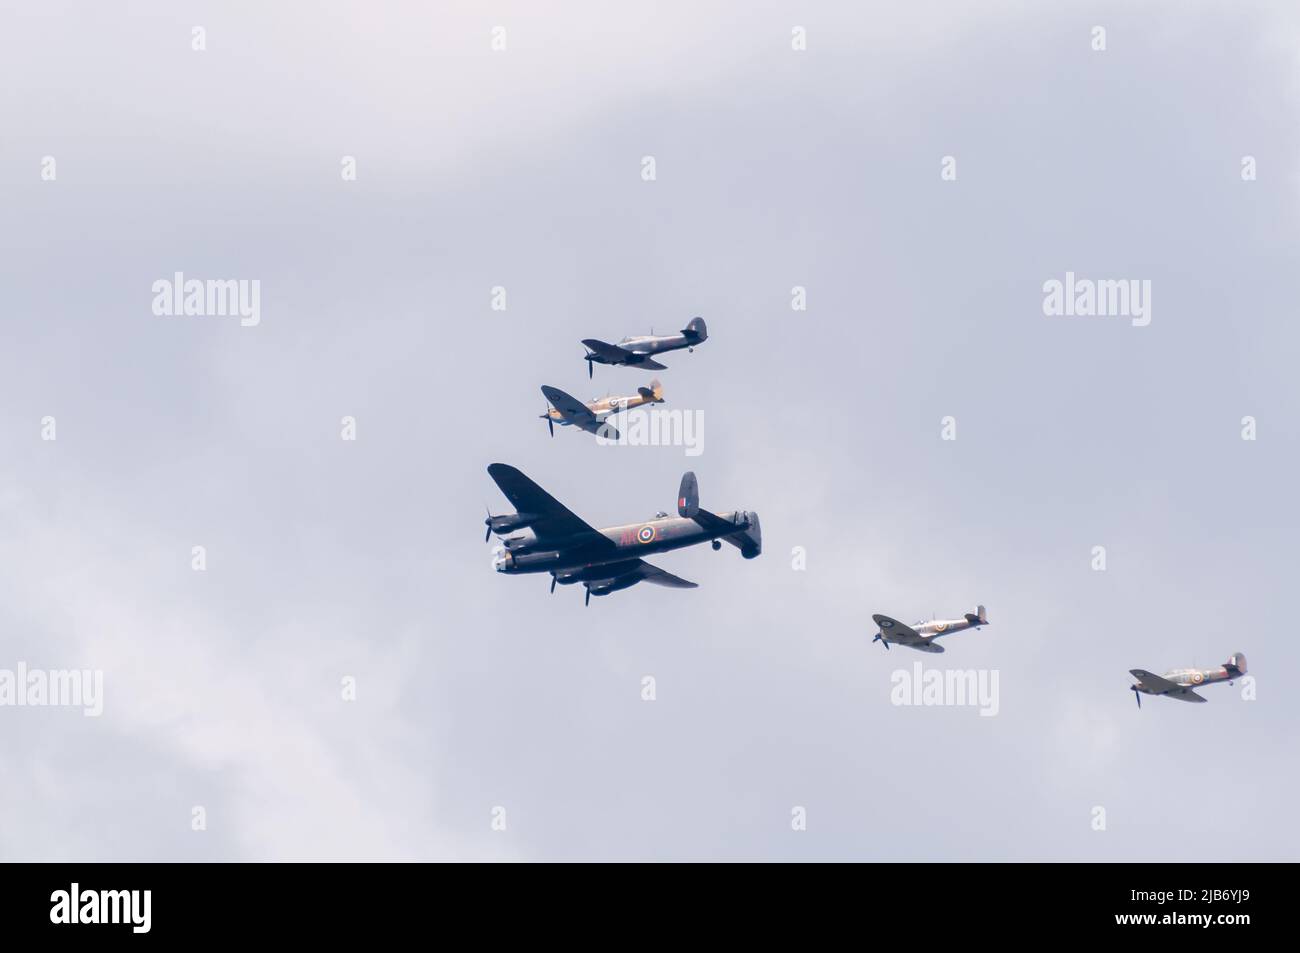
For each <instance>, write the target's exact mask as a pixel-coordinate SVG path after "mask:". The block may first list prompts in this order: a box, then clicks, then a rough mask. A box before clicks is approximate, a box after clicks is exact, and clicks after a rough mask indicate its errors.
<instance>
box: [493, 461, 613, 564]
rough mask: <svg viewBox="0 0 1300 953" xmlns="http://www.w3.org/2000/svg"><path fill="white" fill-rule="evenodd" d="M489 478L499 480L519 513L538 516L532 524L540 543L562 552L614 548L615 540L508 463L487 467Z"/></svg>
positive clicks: (503, 491)
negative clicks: (599, 531) (603, 533)
mask: <svg viewBox="0 0 1300 953" xmlns="http://www.w3.org/2000/svg"><path fill="white" fill-rule="evenodd" d="M488 476H490V477H492V479H493V480H494V481H496V485H497V486H499V487H500V488H501V492H502V493H504V494H505V495H506V499H508V500H509V501H510V502H511V503H512V504H513V505H514V508H515V510H516V511H517V512H519V513H529V514H532V515H533V516H536V517H537V521H536V522H534V523H533V524H532V525H531V527H530V528H531V529H532V531H533V532H534V533H535V534H536V536H537V539H538V540H539V541H541V542H546V543H551V542H554V543H555V544H556V545H557V548H560V549H566V550H567V549H578V548H582V547H591V548H593V549H595V550H605V549H614V548H616V547H615V544H614V541H613V540H611V539H608V538H606V537H604V536H602V535H600V533H598V532H596V530H595V529H593V528H592V527H591V526H589V525H587V524H586V523H585V522H583V521H582V520H581V519H579V518H578V517H577V516H575V515H574V514H573V513H572V512H571V511H569V510H568V509H567V508H565V506H564V505H563V504H562V503H560V502H559V501H558V500H556V499H555V497H553V496H551V494H549V493H547V492H546V491H545V490H543V489H542V488H541V487H540V486H538V485H537V484H536V483H534V482H533V481H532V480H530V479H528V477H526V476H524V475H523V474H522V473H521V472H519V470H517V469H515V468H514V467H512V466H510V465H509V464H507V463H494V464H492V465H491V466H489V467H488Z"/></svg>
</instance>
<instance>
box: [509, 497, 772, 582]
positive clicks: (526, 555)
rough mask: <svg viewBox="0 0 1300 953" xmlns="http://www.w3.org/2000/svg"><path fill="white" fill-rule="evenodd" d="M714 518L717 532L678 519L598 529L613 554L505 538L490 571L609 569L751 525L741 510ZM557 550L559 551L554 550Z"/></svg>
mask: <svg viewBox="0 0 1300 953" xmlns="http://www.w3.org/2000/svg"><path fill="white" fill-rule="evenodd" d="M718 516H719V517H721V519H722V520H724V521H725V522H726V526H725V527H723V526H719V527H717V529H716V530H707V529H705V528H704V527H703V526H701V525H700V524H699V523H697V522H696V521H695V520H693V519H687V518H685V517H680V516H670V517H663V518H660V519H654V520H649V521H647V522H644V523H627V524H624V525H622V526H611V527H609V528H607V529H601V530H597V532H598V533H600V535H601V536H603V537H605V538H606V539H607V540H609V541H610V542H612V543H613V544H614V547H613V548H612V549H611V548H609V547H607V546H579V547H575V548H563V540H547V541H546V542H545V543H540V542H538V541H537V539H536V537H534V536H532V534H531V533H529V534H527V535H521V536H516V537H511V538H507V539H506V540H505V551H504V552H503V553H500V554H499V555H498V556H497V557H496V559H495V560H494V561H493V566H494V567H495V568H496V570H497V572H503V573H511V574H514V573H534V572H563V571H568V570H581V569H585V568H588V567H594V566H608V565H612V564H615V563H623V562H627V561H628V560H630V559H638V558H640V557H644V556H652V555H654V554H655V553H666V552H670V551H672V550H674V549H683V548H685V547H687V546H694V545H696V544H698V543H706V542H709V541H710V540H714V539H720V538H722V537H723V536H729V535H731V534H732V533H738V532H740V531H742V530H744V529H746V528H747V527H748V526H749V525H750V514H748V513H746V512H744V511H739V510H737V511H734V512H730V513H719V514H718ZM512 543H513V545H512ZM557 546H559V547H561V548H558V549H557V548H556V547H557Z"/></svg>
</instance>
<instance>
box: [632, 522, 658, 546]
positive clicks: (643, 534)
mask: <svg viewBox="0 0 1300 953" xmlns="http://www.w3.org/2000/svg"><path fill="white" fill-rule="evenodd" d="M636 538H637V542H640V543H653V542H654V538H655V528H654V527H653V526H642V527H641V528H640V529H639V530H637V533H636Z"/></svg>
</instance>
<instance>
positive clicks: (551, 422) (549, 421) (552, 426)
mask: <svg viewBox="0 0 1300 953" xmlns="http://www.w3.org/2000/svg"><path fill="white" fill-rule="evenodd" d="M546 426H547V427H549V428H550V430H551V436H552V437H554V436H555V421H554V420H552V419H551V415H550V414H547V415H546Z"/></svg>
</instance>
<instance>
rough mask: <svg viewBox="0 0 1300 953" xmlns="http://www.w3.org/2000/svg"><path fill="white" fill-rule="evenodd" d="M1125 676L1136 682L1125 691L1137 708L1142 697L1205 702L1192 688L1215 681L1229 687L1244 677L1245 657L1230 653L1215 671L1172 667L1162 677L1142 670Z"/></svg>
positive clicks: (1204, 698)
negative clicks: (1149, 696)
mask: <svg viewBox="0 0 1300 953" xmlns="http://www.w3.org/2000/svg"><path fill="white" fill-rule="evenodd" d="M1129 674H1130V675H1132V676H1133V677H1134V678H1136V679H1137V681H1136V682H1135V683H1134V684H1132V685H1130V686H1129V690H1130V691H1131V692H1133V697H1134V698H1136V699H1137V705H1138V708H1141V707H1142V696H1143V695H1161V696H1163V697H1165V698H1177V699H1178V700H1179V701H1180V702H1204V701H1208V700H1209V699H1207V698H1206V697H1205V696H1203V695H1198V694H1196V692H1194V691H1192V689H1193V688H1199V687H1200V686H1202V685H1213V684H1214V683H1215V682H1227V683H1228V684H1229V685H1231V684H1232V680H1233V679H1234V678H1240V677H1241V676H1243V675H1245V674H1246V656H1244V655H1242V654H1241V653H1240V652H1234V653H1233V654H1232V655H1230V656H1228V661H1226V662H1224V663H1223V664H1222V665H1220V666H1219V667H1218V668H1176V669H1173V670H1172V671H1169V672H1165V674H1164V675H1152V674H1151V673H1150V672H1148V671H1145V670H1143V669H1140V668H1134V669H1130V670H1129Z"/></svg>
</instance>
